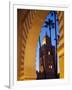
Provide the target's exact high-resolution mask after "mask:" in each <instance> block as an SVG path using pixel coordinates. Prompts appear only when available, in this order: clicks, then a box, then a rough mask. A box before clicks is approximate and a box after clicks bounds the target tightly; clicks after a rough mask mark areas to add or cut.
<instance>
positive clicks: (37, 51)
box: [36, 13, 59, 71]
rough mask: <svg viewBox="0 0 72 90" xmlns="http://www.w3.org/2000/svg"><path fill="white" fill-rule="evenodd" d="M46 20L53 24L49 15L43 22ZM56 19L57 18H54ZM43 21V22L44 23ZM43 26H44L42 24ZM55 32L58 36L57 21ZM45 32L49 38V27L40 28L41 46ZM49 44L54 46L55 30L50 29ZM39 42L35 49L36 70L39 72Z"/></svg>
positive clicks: (52, 17) (52, 18)
mask: <svg viewBox="0 0 72 90" xmlns="http://www.w3.org/2000/svg"><path fill="white" fill-rule="evenodd" d="M48 18H50V19H51V20H53V22H54V16H51V14H50V13H49V14H48V16H47V17H46V19H45V21H47V20H48ZM56 18H58V17H56ZM45 21H44V22H45ZM43 26H44V24H43ZM56 30H57V34H59V30H58V21H57V22H56ZM46 32H47V35H48V36H49V37H50V33H49V27H48V28H46V27H42V28H41V33H40V42H41V44H42V40H43V38H44V36H45V34H46ZM51 38H52V40H51V42H52V45H53V46H55V29H51ZM39 48H40V47H39V41H38V44H37V48H36V70H37V71H39Z"/></svg>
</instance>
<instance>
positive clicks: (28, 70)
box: [24, 11, 48, 80]
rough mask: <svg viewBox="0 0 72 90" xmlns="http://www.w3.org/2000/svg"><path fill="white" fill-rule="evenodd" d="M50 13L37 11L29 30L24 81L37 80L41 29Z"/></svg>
mask: <svg viewBox="0 0 72 90" xmlns="http://www.w3.org/2000/svg"><path fill="white" fill-rule="evenodd" d="M47 15H48V12H46V11H36V13H35V16H34V19H33V24H32V27H31V28H30V30H29V33H28V38H27V42H26V49H25V61H24V79H26V80H27V79H36V47H37V43H38V38H39V34H40V31H41V27H42V25H43V23H44V20H45V18H46V16H47Z"/></svg>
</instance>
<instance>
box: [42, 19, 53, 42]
mask: <svg viewBox="0 0 72 90" xmlns="http://www.w3.org/2000/svg"><path fill="white" fill-rule="evenodd" d="M44 27H45V28H48V27H49V32H50V42H51V29H53V28H54V23H53V20H51V19H50V18H49V19H48V20H47V21H45V25H44Z"/></svg>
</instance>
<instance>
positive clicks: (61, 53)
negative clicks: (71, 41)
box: [58, 11, 64, 78]
mask: <svg viewBox="0 0 72 90" xmlns="http://www.w3.org/2000/svg"><path fill="white" fill-rule="evenodd" d="M58 18H59V32H60V37H59V47H58V56H59V66H60V78H64V12H63V11H60V12H59V14H58Z"/></svg>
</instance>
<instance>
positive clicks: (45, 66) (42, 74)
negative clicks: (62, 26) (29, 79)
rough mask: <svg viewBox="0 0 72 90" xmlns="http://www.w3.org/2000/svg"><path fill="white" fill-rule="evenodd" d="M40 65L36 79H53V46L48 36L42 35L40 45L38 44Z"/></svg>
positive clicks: (54, 70)
mask: <svg viewBox="0 0 72 90" xmlns="http://www.w3.org/2000/svg"><path fill="white" fill-rule="evenodd" d="M39 51H40V54H39V55H40V62H39V63H40V65H39V72H37V79H55V78H58V77H57V75H56V73H57V72H56V66H55V47H54V46H52V44H51V41H50V38H49V37H48V36H47V34H46V36H45V37H44V39H43V42H42V46H40V50H39Z"/></svg>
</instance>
